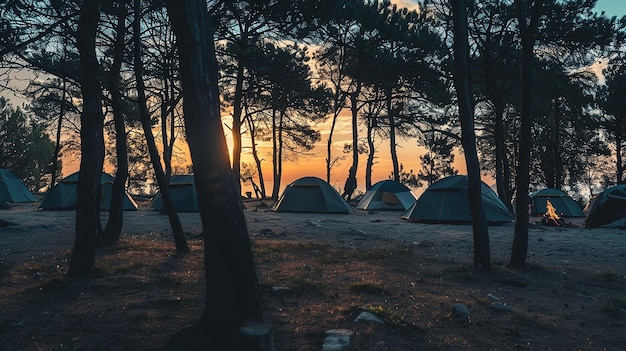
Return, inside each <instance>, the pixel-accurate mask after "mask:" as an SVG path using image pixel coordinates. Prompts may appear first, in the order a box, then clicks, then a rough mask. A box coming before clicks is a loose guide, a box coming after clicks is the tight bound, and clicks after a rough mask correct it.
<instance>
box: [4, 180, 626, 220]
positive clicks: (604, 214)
mask: <svg viewBox="0 0 626 351" xmlns="http://www.w3.org/2000/svg"><path fill="white" fill-rule="evenodd" d="M78 177H79V173H78V172H76V173H74V174H72V175H70V176H67V177H65V178H63V179H62V180H61V181H60V182H59V183H58V184H57V185H55V186H54V187H52V188H51V189H50V190H49V191H48V192H47V193H46V194H45V197H44V198H43V200H42V202H41V204H40V205H39V208H41V209H43V210H68V209H75V207H76V188H77V184H78ZM114 180H115V178H114V177H113V176H111V175H109V174H107V173H104V172H103V173H102V176H101V185H102V186H101V192H102V193H101V199H102V203H101V209H103V210H108V209H109V204H110V202H111V193H112V187H113V181H114ZM481 183H482V201H483V203H482V204H483V209H484V211H485V214H486V217H487V221H488V222H489V224H501V223H507V222H511V221H513V220H514V219H515V216H514V215H513V214H512V213H511V211H509V209H508V208H507V207H506V206H505V205H504V203H503V202H502V201H501V200H500V198H498V196H497V195H496V193H495V192H494V191H493V190H492V189H491V188H490V187H489V186H488V185H487V184H485V183H484V182H481ZM124 195H125V196H124V200H123V209H124V210H129V211H136V210H137V209H138V206H137V203H136V202H135V200H134V199H133V198H132V196H131V195H130V194H129V193H128V192H125V194H124ZM170 196H171V198H172V201H173V203H174V206H175V208H176V210H177V211H181V212H194V211H199V208H198V201H197V193H196V191H195V187H194V180H193V176H192V175H178V176H172V177H171V179H170ZM36 201H37V198H36V197H35V196H33V194H32V193H30V192H29V191H28V189H27V188H26V186H24V184H23V183H22V182H21V181H20V180H19V178H18V177H17V176H15V175H14V174H13V173H11V172H10V171H8V170H5V169H0V202H11V203H18V202H36ZM548 201H550V203H551V204H552V206H553V207H554V208H556V209H557V211H558V213H559V215H560V216H561V217H572V218H574V217H585V212H584V211H583V209H581V207H580V206H579V205H578V203H576V201H574V200H573V199H572V198H571V197H569V196H568V195H567V194H565V193H564V192H562V191H560V190H557V189H550V188H548V189H543V190H540V191H537V192H534V193H532V194H530V205H531V206H530V209H531V215H533V216H541V215H543V214H544V213H546V211H547V208H546V205H547V202H548ZM468 204H469V201H468V182H467V177H466V176H461V175H455V176H450V177H446V178H443V179H440V180H439V181H437V182H435V183H433V184H432V185H431V186H429V187H428V188H427V189H426V190H425V191H424V193H423V194H422V195H421V196H420V197H419V198H417V199H416V198H415V196H414V195H413V193H412V192H411V190H410V189H409V188H408V187H406V186H405V185H403V184H401V183H398V182H395V181H393V180H383V181H380V182H378V183H376V184H374V185H373V186H372V187H371V188H370V189H369V190H368V191H367V192H366V193H365V194H364V195H363V196H362V197H361V199H360V200H359V202H358V204H357V205H356V206H355V208H356V209H359V210H392V211H393V210H395V211H402V214H401V218H403V219H406V220H407V221H409V222H421V223H454V224H466V223H471V213H470V209H469V205H468ZM162 207H163V201H162V199H161V196H160V194H159V193H157V194H156V196H155V197H154V199H153V201H152V204H151V209H153V210H161V209H162ZM272 209H273V210H274V211H276V212H305V213H351V212H352V210H353V208H352V206H350V205H349V204H348V203H347V202H346V201H345V200H344V199H343V198H342V197H341V196H340V195H339V193H338V192H337V191H336V190H335V188H333V187H332V186H331V185H330V184H328V183H327V182H326V181H324V180H322V179H320V178H318V177H302V178H300V179H297V180H295V181H294V182H292V183H291V184H289V185H288V186H287V187H286V188H285V190H284V191H283V193H282V195H281V196H280V197H279V199H278V201H277V202H276V203H275V204H274V206H273V208H272ZM586 210H587V211H586V212H587V218H586V220H585V227H587V228H598V227H617V228H626V185H625V184H622V185H617V186H613V187H611V188H608V189H606V190H605V191H603V192H602V193H600V194H598V195H597V196H594V197H593V198H592V200H591V201H590V202H589V204H588V205H587V208H586Z"/></svg>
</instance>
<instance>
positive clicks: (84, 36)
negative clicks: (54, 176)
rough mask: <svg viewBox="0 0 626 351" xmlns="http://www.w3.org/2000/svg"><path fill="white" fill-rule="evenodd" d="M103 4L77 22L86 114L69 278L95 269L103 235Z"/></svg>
mask: <svg viewBox="0 0 626 351" xmlns="http://www.w3.org/2000/svg"><path fill="white" fill-rule="evenodd" d="M101 4H102V2H101V1H96V0H94V1H85V2H84V3H83V5H82V8H81V13H80V19H79V20H78V34H77V38H76V46H77V48H78V52H79V53H80V75H81V93H82V97H83V113H82V115H81V126H80V140H81V143H80V151H81V156H80V177H79V178H78V189H77V195H76V197H77V199H76V238H75V241H74V249H73V250H72V258H71V261H70V268H69V272H68V275H69V276H70V277H74V278H76V277H83V276H88V275H90V274H92V273H93V272H94V270H95V268H96V244H97V239H98V235H99V232H100V201H99V200H100V177H101V173H102V164H103V163H104V136H103V133H102V128H103V126H104V115H103V114H102V87H101V86H100V80H99V79H98V74H97V72H99V71H100V67H99V64H98V60H97V58H96V31H97V29H98V22H99V19H100V6H101Z"/></svg>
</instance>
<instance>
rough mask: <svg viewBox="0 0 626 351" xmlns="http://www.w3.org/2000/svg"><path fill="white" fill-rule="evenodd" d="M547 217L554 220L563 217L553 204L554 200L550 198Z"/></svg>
mask: <svg viewBox="0 0 626 351" xmlns="http://www.w3.org/2000/svg"><path fill="white" fill-rule="evenodd" d="M546 217H548V218H549V219H554V220H559V219H561V217H560V216H559V215H558V214H556V209H555V208H554V206H552V202H550V200H546Z"/></svg>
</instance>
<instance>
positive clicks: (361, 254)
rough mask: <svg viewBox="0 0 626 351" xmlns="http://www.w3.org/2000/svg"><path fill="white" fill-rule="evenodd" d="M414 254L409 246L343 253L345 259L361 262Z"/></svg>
mask: <svg viewBox="0 0 626 351" xmlns="http://www.w3.org/2000/svg"><path fill="white" fill-rule="evenodd" d="M413 253H414V251H413V248H412V247H411V246H409V245H403V246H392V247H384V248H377V249H375V250H364V249H361V250H354V249H352V250H348V249H345V250H342V251H341V254H342V255H343V258H345V259H352V260H361V261H365V260H381V259H388V258H394V257H396V256H403V255H410V254H413Z"/></svg>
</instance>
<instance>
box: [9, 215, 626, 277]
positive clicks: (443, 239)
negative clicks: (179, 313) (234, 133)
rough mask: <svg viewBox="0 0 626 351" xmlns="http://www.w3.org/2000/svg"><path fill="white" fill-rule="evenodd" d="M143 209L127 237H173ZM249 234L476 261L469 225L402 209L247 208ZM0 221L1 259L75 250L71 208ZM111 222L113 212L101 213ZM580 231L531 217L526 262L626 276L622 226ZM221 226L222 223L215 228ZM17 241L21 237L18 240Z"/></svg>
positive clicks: (496, 254)
mask: <svg viewBox="0 0 626 351" xmlns="http://www.w3.org/2000/svg"><path fill="white" fill-rule="evenodd" d="M143 207H144V208H141V207H140V210H139V211H136V212H132V211H129V212H125V213H124V216H125V217H124V227H123V230H124V234H123V235H125V236H144V237H149V238H153V239H154V240H171V230H170V228H169V222H168V220H167V216H164V215H161V214H159V213H158V212H156V211H150V210H148V209H146V208H145V206H143ZM245 214H246V218H247V221H248V228H249V233H250V236H251V237H252V238H254V239H255V240H263V239H272V240H274V239H281V240H288V241H290V240H293V241H301V240H315V241H318V242H325V243H329V244H332V245H339V246H347V247H357V248H374V247H379V246H385V245H397V243H398V242H405V243H407V244H412V245H421V246H428V247H431V249H432V250H433V254H434V255H435V256H440V257H441V258H446V259H452V260H455V261H457V262H467V263H471V262H472V254H473V251H472V250H473V240H472V228H471V226H469V225H442V224H437V225H434V224H421V223H408V222H406V221H405V220H403V219H401V218H400V214H399V213H398V212H388V211H378V212H368V211H361V210H354V211H353V213H352V214H303V213H276V212H273V211H271V210H270V209H269V208H256V207H254V206H253V205H248V206H247V208H246V210H245ZM179 215H180V218H181V221H182V224H183V228H184V229H185V231H186V232H188V234H189V235H193V234H197V233H200V232H201V224H200V216H199V213H180V214H179ZM0 218H1V219H4V220H6V221H10V222H13V223H19V225H17V226H9V227H5V228H0V261H5V262H20V261H23V260H25V259H27V258H28V257H37V256H41V255H49V254H54V253H55V252H57V251H58V250H67V249H71V248H72V246H73V240H74V239H73V238H74V234H75V231H74V220H75V214H74V212H73V211H41V210H37V208H36V205H22V206H14V207H13V208H12V209H11V210H6V211H2V212H0ZM102 218H103V223H105V221H106V218H107V214H106V213H103V215H102ZM567 220H568V221H570V222H571V223H572V224H573V226H577V227H575V228H572V227H570V228H559V227H547V226H542V225H540V224H539V223H540V218H536V217H531V225H530V229H529V239H528V259H527V262H528V263H535V264H540V265H549V266H557V267H559V266H562V267H563V268H574V267H579V268H580V267H586V268H589V269H594V270H598V271H607V270H610V271H613V272H615V273H616V274H619V275H621V276H623V275H625V274H626V250H624V246H625V244H626V232H624V231H622V230H619V229H584V228H582V223H583V220H584V219H583V218H574V219H567ZM216 228H217V226H216ZM513 235H514V224H513V223H510V224H504V225H499V226H490V227H489V237H490V245H491V257H492V262H493V263H494V264H500V263H503V264H505V263H506V262H508V261H509V258H510V252H511V246H512V242H513ZM15 239H19V240H15Z"/></svg>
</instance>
